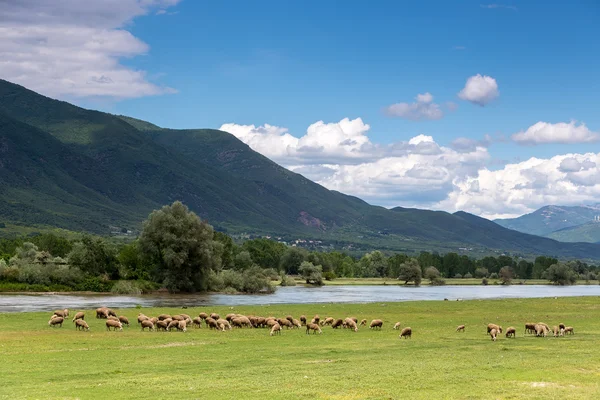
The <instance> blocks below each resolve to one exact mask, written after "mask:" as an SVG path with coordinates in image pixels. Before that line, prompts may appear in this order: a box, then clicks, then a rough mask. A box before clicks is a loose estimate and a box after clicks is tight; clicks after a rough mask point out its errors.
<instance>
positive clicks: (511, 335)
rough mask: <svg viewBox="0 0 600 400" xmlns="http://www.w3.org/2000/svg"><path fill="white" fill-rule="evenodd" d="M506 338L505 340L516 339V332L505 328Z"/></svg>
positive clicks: (512, 328) (511, 328)
mask: <svg viewBox="0 0 600 400" xmlns="http://www.w3.org/2000/svg"><path fill="white" fill-rule="evenodd" d="M506 337H507V338H509V337H512V338H516V337H517V330H516V329H515V328H514V327H512V326H509V327H508V328H506Z"/></svg>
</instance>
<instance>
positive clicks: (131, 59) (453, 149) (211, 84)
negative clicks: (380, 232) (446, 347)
mask: <svg viewBox="0 0 600 400" xmlns="http://www.w3.org/2000/svg"><path fill="white" fill-rule="evenodd" d="M10 3H12V2H11V1H9V2H8V3H7V4H8V5H6V6H1V7H7V10H4V11H5V15H8V16H9V18H8V22H7V23H0V29H2V28H3V27H4V29H7V30H11V32H16V31H18V30H19V29H22V28H27V27H29V28H30V27H32V26H35V27H36V28H39V30H40V33H39V34H38V35H39V36H40V37H42V38H43V39H44V40H45V42H43V43H45V44H46V46H45V47H44V46H41V47H42V48H43V49H44V50H48V48H51V47H52V46H55V47H56V48H59V49H61V51H65V49H67V50H68V52H69V53H70V54H81V56H80V57H73V59H69V60H68V61H69V63H66V62H64V60H62V59H61V58H64V57H66V56H64V55H63V54H61V52H59V51H57V52H56V53H53V54H54V55H49V56H46V57H44V58H41V56H39V54H40V51H39V49H40V45H39V44H38V45H36V46H37V47H36V48H33V47H32V48H31V50H30V55H31V60H29V64H27V65H25V64H24V63H20V62H19V59H20V57H21V56H22V55H21V54H20V55H19V57H17V56H16V55H15V54H16V53H15V50H14V48H13V46H11V45H14V44H15V43H18V41H17V40H16V39H15V40H13V39H5V40H4V43H3V41H2V39H0V55H2V56H3V58H4V59H7V60H9V61H8V63H7V64H6V65H3V64H2V62H1V61H0V77H3V78H5V79H8V80H12V81H15V82H17V83H21V84H23V85H25V86H27V87H30V88H31V89H33V90H38V91H40V92H42V93H44V94H48V95H50V96H52V97H57V98H61V99H66V100H68V101H72V102H75V103H77V104H79V105H82V106H85V107H88V108H96V109H100V110H104V111H108V112H112V113H117V114H125V115H130V116H133V117H137V118H141V119H144V120H148V121H151V122H153V123H156V124H158V125H160V126H163V127H171V128H216V129H218V128H224V127H225V126H226V127H228V129H229V130H228V131H230V132H231V133H233V134H235V135H236V136H237V137H238V138H240V139H241V140H243V141H245V142H246V143H248V144H249V145H250V146H251V147H252V148H254V149H255V150H257V151H260V152H262V153H263V154H265V155H267V156H269V157H271V158H272V159H274V160H275V161H277V162H279V163H281V164H282V165H284V166H286V167H289V168H291V169H293V170H295V171H297V172H300V173H303V174H305V175H306V176H307V177H309V178H311V179H313V180H315V181H317V182H319V183H321V184H323V185H325V186H326V187H329V188H331V189H336V190H341V191H344V192H347V193H350V194H355V195H358V196H360V197H363V198H365V199H367V200H368V201H370V202H372V203H376V204H382V205H385V206H394V205H405V206H418V207H426V208H441V209H446V210H449V211H454V210H456V209H466V210H467V211H471V212H474V213H476V214H479V215H483V216H487V217H490V218H493V217H501V216H513V215H518V214H521V213H524V212H528V211H532V210H533V209H535V208H537V207H539V206H542V205H544V204H547V203H559V204H565V203H577V204H579V203H588V202H592V201H591V200H592V199H594V198H597V196H598V195H600V170H599V169H598V168H597V167H596V166H595V163H596V161H598V162H600V155H599V154H598V152H599V151H600V144H599V140H600V134H599V133H598V132H600V112H598V110H599V108H600V107H599V106H600V102H599V96H598V95H599V93H600V68H599V65H600V40H598V38H600V27H599V25H598V24H597V23H596V22H597V21H598V19H599V18H600V3H597V2H595V1H592V0H588V1H585V0H582V1H573V2H569V3H562V4H559V2H545V1H510V2H508V1H507V2H501V3H493V2H486V1H484V2H481V1H457V2H452V1H442V0H440V1H419V2H404V1H402V2H396V1H380V2H371V3H367V2H359V1H330V2H322V1H304V2H295V3H293V2H281V1H262V2H246V1H228V2H204V1H192V0H153V1H146V0H145V1H141V0H122V1H116V0H99V1H97V2H96V3H95V7H96V9H94V10H91V11H90V10H87V9H85V8H84V7H83V6H81V5H80V4H78V3H77V2H76V1H74V0H69V1H66V2H65V4H66V5H64V8H63V9H58V10H57V9H56V7H53V6H52V5H51V6H49V4H50V2H49V1H46V0H23V1H20V2H16V1H15V2H14V4H12V5H11V4H10ZM24 3H28V4H25V5H23V4H24ZM36 11H38V12H37V13H36ZM44 13H47V14H48V16H49V17H48V18H47V19H44V18H43V15H44ZM53 13H54V14H53ZM40 15H42V17H40ZM61 19H62V20H61ZM66 25H68V26H72V28H73V29H78V30H79V32H80V33H79V34H78V35H75V36H77V37H80V38H81V39H80V43H79V42H77V43H72V40H74V39H69V40H67V39H65V37H63V33H64V35H66V31H65V26H66ZM61 30H62V31H61ZM22 32H23V33H22V36H23V37H22V38H21V39H22V40H23V41H22V43H29V42H28V41H26V39H31V38H30V37H29V36H27V35H30V33H26V32H29V31H26V30H25V29H23V31H22ZM71 33H72V32H71ZM70 37H71V38H72V37H73V35H72V34H71V36H70ZM98 37H100V38H101V39H98ZM36 39H39V38H38V37H37V36H36ZM10 40H13V41H12V42H11V41H10ZM22 43H21V44H22ZM90 43H94V46H91V45H90ZM98 43H100V44H98ZM20 51H21V52H27V51H28V50H27V48H25V49H23V48H21V49H20ZM95 51H96V52H97V54H95V53H94V52H95ZM48 53H52V52H48ZM52 57H54V58H52ZM75 58H76V60H74V59H75ZM32 63H34V64H35V63H38V64H39V65H40V66H41V67H39V68H37V67H36V68H31V67H30V65H31V64H32ZM77 63H80V64H77ZM67 64H68V65H71V64H73V65H74V66H73V67H72V68H71V69H65V70H64V71H62V70H61V68H63V66H64V65H67ZM36 66H37V64H36ZM50 67H51V68H50ZM65 68H66V67H65ZM40 71H41V72H40ZM46 71H52V73H50V72H46ZM61 71H62V72H61ZM478 74H480V75H481V79H484V77H485V79H489V81H493V85H494V86H495V89H493V90H492V94H491V95H490V96H491V97H490V98H488V99H486V100H485V101H483V103H484V104H483V103H481V102H480V103H479V104H477V103H478V101H479V100H477V99H474V98H471V99H465V98H461V96H459V92H461V90H463V88H465V85H466V82H467V79H469V78H471V77H476V76H477V75H478ZM465 89H466V88H465ZM473 90H475V91H477V88H476V87H475V88H473ZM426 94H427V96H429V97H427V96H425V97H422V98H421V99H425V100H421V101H417V100H415V98H416V96H417V95H426ZM467 97H468V96H467ZM449 103H452V104H449ZM394 104H401V106H400V109H401V110H406V109H407V108H408V109H410V107H416V108H415V109H416V110H417V111H415V109H412V110H413V111H411V112H407V111H397V112H395V116H393V115H391V114H394V112H391V111H389V110H391V109H392V108H389V107H390V106H392V105H394ZM482 104H483V105H482ZM386 110H387V111H386ZM423 110H426V111H427V112H429V114H427V115H425V114H420V112H422V111H423ZM415 112H417V114H415ZM345 118H347V119H348V120H349V121H356V120H357V119H358V118H360V121H361V123H360V124H359V123H358V122H357V123H354V124H351V125H350V124H346V125H344V123H342V122H341V121H343V120H344V119H345ZM318 121H323V122H324V124H325V125H323V126H321V125H319V126H317V127H315V129H313V130H312V133H310V134H307V129H308V127H309V126H311V125H312V124H315V123H316V122H318ZM540 121H541V122H543V124H544V125H541V126H538V128H539V129H533V130H531V131H528V129H529V128H530V127H532V126H533V125H534V124H536V123H538V122H540ZM571 121H577V122H576V123H571ZM581 123H585V126H583V127H582V125H581ZM224 124H227V125H225V126H224ZM265 124H268V127H265ZM557 124H558V125H557ZM560 124H563V125H560ZM367 125H368V127H367ZM343 126H351V128H348V129H349V130H346V131H344V129H345V128H343ZM333 131H335V132H338V131H344V132H342V133H340V134H339V135H338V134H334V133H332V132H333ZM521 131H527V135H525V136H523V137H522V138H521V139H518V137H517V136H513V135H515V134H517V133H518V132H521ZM338 133H339V132H338ZM286 135H289V137H288V136H286ZM419 135H421V136H419ZM415 137H421V139H417V140H413V141H412V144H410V142H409V141H410V140H411V139H412V138H415ZM294 138H296V139H298V138H300V140H299V141H295V140H294ZM303 138H304V139H303ZM333 138H336V139H335V140H337V138H339V140H340V141H338V142H335V141H333ZM459 139H460V140H462V141H463V142H462V143H468V144H469V146H471V147H473V149H472V151H467V150H465V149H462V150H459V149H458V146H457V145H456V141H457V140H459ZM469 140H470V142H469ZM465 141H466V142H465ZM350 142H352V143H356V146H358V147H356V146H355V147H352V146H350V147H352V148H350V147H348V146H346V148H343V149H342V148H341V147H343V146H341V144H342V143H350ZM419 142H424V143H433V144H434V145H435V146H437V148H438V150H427V151H422V150H418V149H416V150H415V148H414V147H415V146H418V143H419ZM411 146H412V147H411ZM398 148H402V151H401V152H398ZM476 148H478V149H479V150H476ZM303 149H304V150H303ZM305 149H312V150H311V151H310V152H306V151H305ZM319 149H320V150H319ZM309 153H310V156H308V154H309ZM533 158H536V159H539V160H543V161H540V162H539V163H537V164H536V162H534V161H531V160H532V159H533ZM565 159H567V161H565ZM592 164H594V166H592ZM567 165H568V166H567ZM578 165H579V169H578ZM403 188H404V189H403ZM430 192H431V193H432V194H431V196H429V195H428V193H430ZM565 194H569V195H568V196H564V195H565Z"/></svg>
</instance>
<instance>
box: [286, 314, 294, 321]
mask: <svg viewBox="0 0 600 400" xmlns="http://www.w3.org/2000/svg"><path fill="white" fill-rule="evenodd" d="M285 319H287V320H288V321H290V322H294V317H292V316H291V315H287V316H286V317H285Z"/></svg>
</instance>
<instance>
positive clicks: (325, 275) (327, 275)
mask: <svg viewBox="0 0 600 400" xmlns="http://www.w3.org/2000/svg"><path fill="white" fill-rule="evenodd" d="M323 278H325V280H326V281H332V280H334V279H335V278H337V276H336V275H335V273H334V272H333V271H327V272H325V273H323Z"/></svg>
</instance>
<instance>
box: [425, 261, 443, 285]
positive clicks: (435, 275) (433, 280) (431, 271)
mask: <svg viewBox="0 0 600 400" xmlns="http://www.w3.org/2000/svg"><path fill="white" fill-rule="evenodd" d="M423 276H424V277H425V279H429V283H430V284H431V285H443V284H444V283H445V281H444V280H443V279H442V275H441V274H440V271H438V269H437V268H436V267H434V266H431V267H427V268H426V269H425V274H424V275H423Z"/></svg>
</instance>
